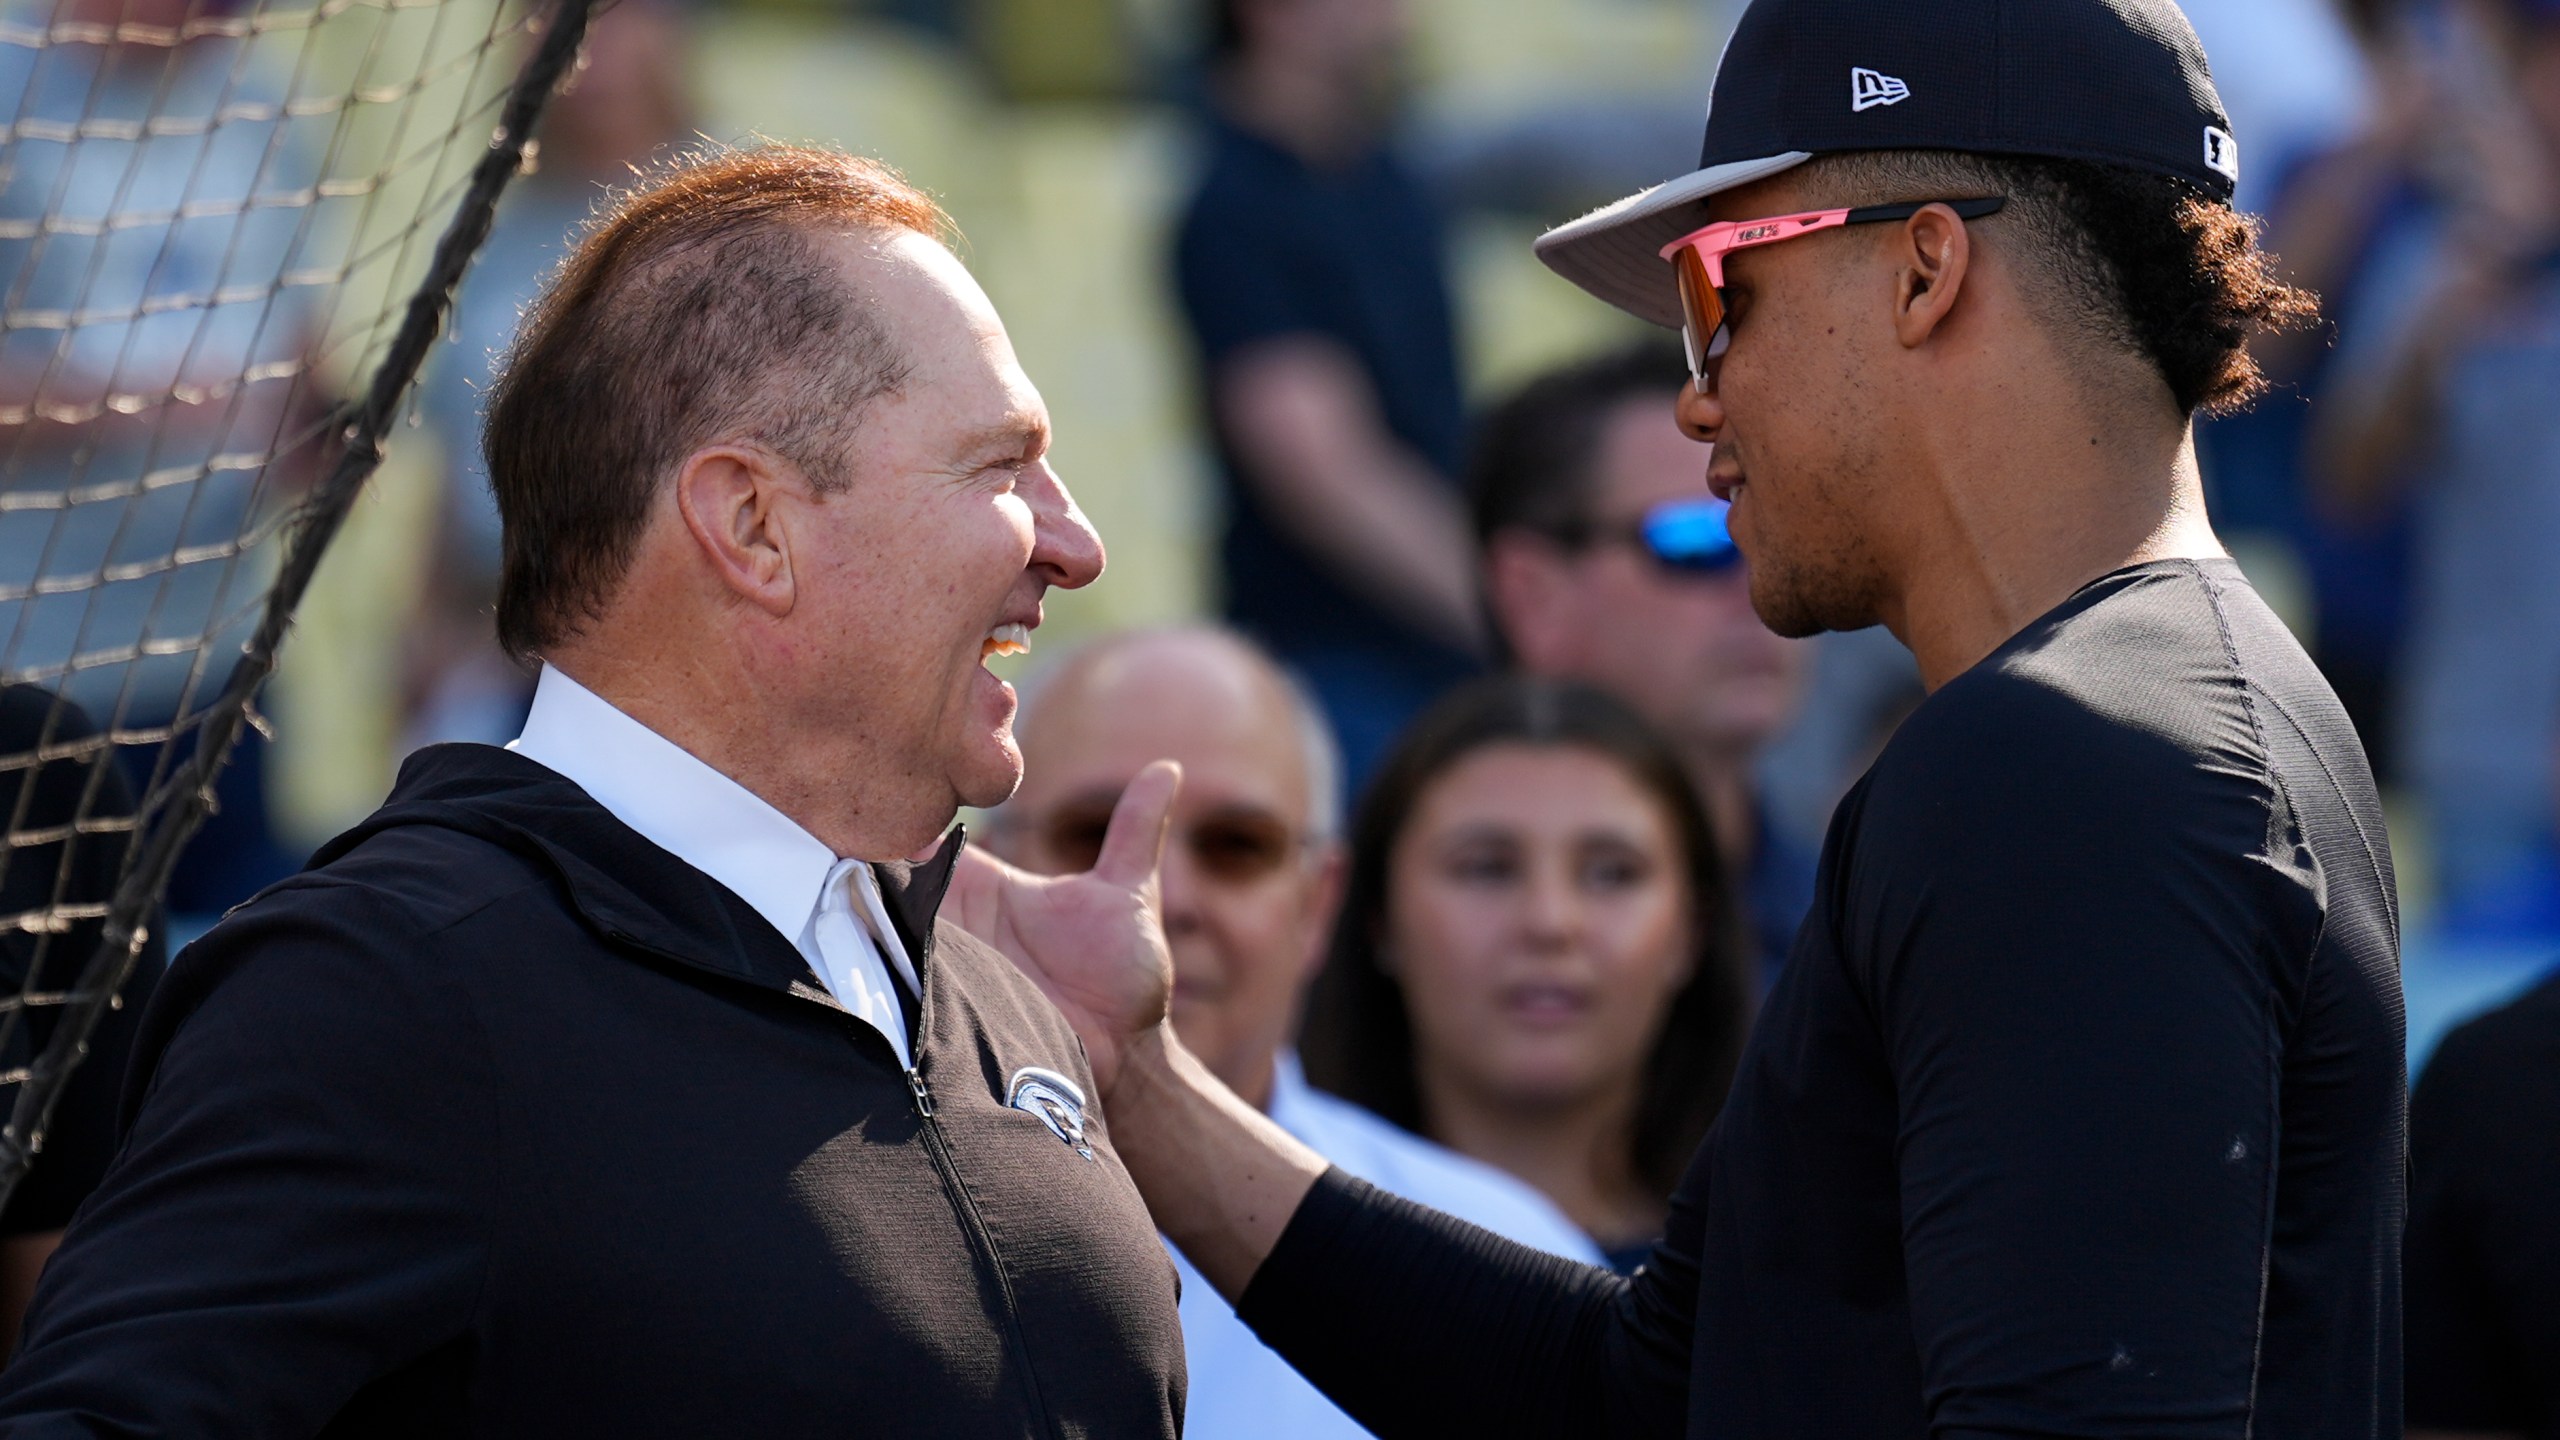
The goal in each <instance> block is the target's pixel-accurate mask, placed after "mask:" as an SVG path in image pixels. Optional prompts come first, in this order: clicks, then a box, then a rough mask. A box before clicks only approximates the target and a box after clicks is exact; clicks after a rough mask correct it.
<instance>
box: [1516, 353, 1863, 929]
mask: <svg viewBox="0 0 2560 1440" xmlns="http://www.w3.org/2000/svg"><path fill="white" fill-rule="evenodd" d="M1684 374H1685V372H1684V371H1683V370H1682V368H1681V359H1680V352H1679V348H1678V347H1677V346H1662V345H1648V346H1641V347H1638V348H1635V349H1632V350H1628V351H1624V352H1622V353H1619V354H1616V355H1611V356H1607V357H1603V358H1601V359H1598V360H1593V361H1588V362H1585V363H1583V364H1579V365H1575V366H1572V367H1570V368H1568V369H1564V370H1560V371H1557V372H1555V373H1554V374H1551V375H1548V376H1546V377H1544V378H1542V379H1539V380H1537V381H1535V382H1533V383H1532V384H1530V385H1529V386H1528V387H1527V388H1525V389H1523V390H1521V391H1520V392H1519V393H1518V394H1516V395H1514V396H1512V397H1511V398H1510V399H1509V400H1507V401H1505V402H1503V404H1502V405H1500V406H1499V407H1498V408H1496V409H1495V410H1494V412H1493V413H1492V414H1491V415H1489V416H1488V417H1486V420H1485V423H1484V425H1483V428H1482V429H1481V431H1480V432H1479V435H1478V439H1477V445H1476V454H1475V461H1474V464H1473V466H1472V468H1471V471H1470V476H1469V479H1470V482H1471V487H1472V491H1473V498H1474V503H1475V525H1476V534H1477V536H1478V538H1479V541H1480V543H1481V544H1482V546H1483V553H1484V585H1485V597H1486V603H1487V605H1488V608H1489V609H1490V610H1491V611H1492V616H1493V624H1494V629H1495V630H1496V632H1497V633H1498V634H1499V635H1500V637H1501V642H1502V645H1503V648H1504V649H1505V650H1507V651H1508V652H1509V655H1510V657H1511V659H1512V661H1513V663H1515V664H1517V665H1519V666H1520V667H1521V668H1522V669H1524V670H1527V671H1529V672H1531V673H1532V674H1537V675H1552V676H1560V677H1565V678H1570V679H1576V680H1583V681H1588V682H1590V683H1591V684H1594V685H1597V686H1599V687H1601V688H1602V689H1604V690H1608V691H1611V692H1613V693H1614V694H1616V695H1617V696H1618V697H1619V698H1621V699H1623V700H1625V701H1626V702H1627V703H1628V704H1630V705H1632V706H1633V707H1635V709H1636V710H1637V711H1638V712H1639V713H1641V714H1642V715H1643V716H1644V717H1645V718H1646V719H1647V720H1649V721H1651V722H1652V723H1653V725H1654V727H1655V728H1656V729H1658V730H1660V731H1661V732H1662V733H1663V735H1664V736H1665V737H1667V738H1668V739H1670V741H1671V742H1672V744H1673V745H1674V746H1675V747H1676V748H1678V749H1679V751H1680V753H1681V757H1682V759H1683V760H1684V761H1685V762H1686V763H1687V765H1688V767H1689V773H1690V775H1691V776H1692V777H1693V778H1694V780H1695V783H1696V785H1697V789H1698V795H1699V798H1700V799H1701V800H1702V801H1703V802H1704V803H1705V806H1706V810H1707V816H1708V819H1709V820H1710V821H1711V822H1712V823H1713V825H1714V827H1715V834H1716V843H1717V846H1718V848H1719V849H1721V850H1722V851H1723V858H1724V862H1725V869H1726V873H1727V874H1729V875H1731V876H1733V877H1734V879H1735V882H1736V891H1737V893H1738V894H1739V895H1740V897H1741V898H1742V900H1743V902H1744V906H1745V908H1746V910H1747V912H1748V919H1749V922H1750V926H1751V940H1752V947H1753V950H1754V952H1755V954H1756V955H1757V957H1758V959H1759V962H1760V969H1761V972H1762V973H1763V974H1764V975H1765V974H1767V973H1769V972H1771V971H1774V969H1775V968H1776V966H1777V965H1778V963H1779V962H1781V961H1783V960H1784V959H1785V958H1786V953H1787V947H1788V946H1789V945H1791V944H1793V943H1794V940H1795V932H1796V926H1797V924H1798V923H1799V922H1801V921H1802V920H1803V919H1804V912H1805V909H1806V907H1807V906H1809V905H1810V904H1812V902H1813V868H1814V867H1813V857H1812V856H1811V855H1808V854H1806V853H1805V852H1804V851H1803V850H1802V849H1800V848H1799V847H1797V846H1796V845H1794V844H1793V843H1792V842H1790V841H1789V840H1788V838H1787V837H1786V836H1785V834H1784V833H1783V832H1782V831H1780V830H1779V829H1778V828H1777V827H1775V826H1772V825H1771V824H1770V823H1769V821H1768V818H1767V816H1766V815H1765V813H1764V812H1763V809H1762V806H1761V803H1760V797H1759V793H1758V785H1757V782H1756V780H1755V779H1754V776H1753V766H1754V763H1755V762H1756V761H1757V760H1758V758H1759V756H1760V753H1761V750H1762V748H1763V747H1765V746H1766V745H1767V744H1768V743H1769V740H1770V738H1771V737H1772V736H1774V735H1775V734H1777V732H1778V731H1779V730H1780V729H1781V728H1783V727H1784V726H1785V725H1786V723H1787V721H1788V719H1789V718H1790V717H1791V716H1792V715H1793V714H1794V712H1795V708H1796V701H1797V697H1798V692H1799V690H1800V689H1801V681H1802V678H1803V673H1802V672H1803V660H1804V655H1805V642H1802V641H1797V640H1785V639H1781V638H1779V637H1778V636H1776V635H1773V634H1771V633H1770V631H1769V627H1768V626H1766V625H1763V624H1761V623H1760V617H1759V616H1758V615H1756V614H1754V613H1753V612H1752V609H1751V588H1750V580H1749V578H1748V576H1747V575H1746V574H1745V573H1744V570H1743V564H1742V554H1741V552H1740V551H1739V550H1737V549H1735V548H1734V544H1733V537H1732V536H1731V535H1730V534H1729V533H1727V531H1726V530H1725V524H1724V516H1725V509H1726V506H1725V502H1723V501H1721V500H1718V499H1717V498H1715V496H1714V495H1712V494H1710V493H1708V490H1707V482H1706V461H1707V454H1706V452H1705V451H1703V450H1701V449H1700V448H1699V446H1698V444H1697V442H1696V441H1694V440H1691V439H1690V438H1689V437H1688V436H1686V435H1683V434H1681V433H1680V427H1679V425H1678V423H1677V422H1676V421H1675V420H1674V419H1673V418H1672V413H1671V403H1670V402H1671V401H1672V400H1673V399H1674V398H1676V397H1677V396H1678V395H1679V393H1680V386H1681V382H1682V380H1683V378H1684Z"/></svg>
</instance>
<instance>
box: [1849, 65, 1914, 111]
mask: <svg viewBox="0 0 2560 1440" xmlns="http://www.w3.org/2000/svg"><path fill="white" fill-rule="evenodd" d="M1910 98H1911V87H1910V86H1908V85H1905V84H1903V83H1902V82H1901V81H1899V80H1896V79H1894V78H1893V77H1892V76H1890V75H1887V74H1885V73H1884V72H1882V71H1880V70H1870V69H1868V68H1866V67H1865V66H1863V65H1860V66H1855V67H1853V68H1852V69H1851V70H1850V71H1849V108H1850V109H1852V110H1855V111H1858V112H1860V113H1862V114H1863V113H1864V112H1866V111H1869V110H1873V109H1874V108H1876V107H1877V106H1879V105H1899V104H1901V103H1902V102H1903V101H1905V100H1908V99H1910Z"/></svg>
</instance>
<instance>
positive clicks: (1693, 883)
mask: <svg viewBox="0 0 2560 1440" xmlns="http://www.w3.org/2000/svg"><path fill="white" fill-rule="evenodd" d="M1717 853H1718V852H1717V849H1716V846H1715V843H1714V837H1713V835H1712V833H1711V831H1710V829H1709V825H1708V821H1707V818H1706V816H1705V814H1704V813H1703V812H1702V811H1701V810H1700V809H1699V807H1698V802H1697V799H1696V795H1695V792H1693V791H1692V790H1691V788H1690V786H1689V783H1688V780H1687V777H1686V774H1685V772H1684V771H1683V770H1682V769H1681V767H1680V762H1679V760H1678V758H1677V757H1676V756H1675V755H1674V754H1673V753H1672V752H1671V751H1670V749H1669V748H1668V747H1667V746H1666V745H1665V744H1664V743H1663V742H1662V740H1661V739H1660V738H1659V737H1657V736H1656V735H1654V733H1653V732H1652V731H1651V730H1649V729H1647V728H1646V727H1645V725H1644V723H1643V722H1642V721H1641V720H1639V719H1637V718H1636V717H1635V715H1634V714H1633V713H1632V712H1630V711H1629V710H1627V709H1626V708H1625V707H1624V706H1623V705H1621V704H1619V703H1618V702H1617V701H1615V700H1613V699H1611V698H1609V697H1608V696H1606V695H1604V694H1602V693H1600V692H1599V691H1596V690H1592V689H1589V688H1586V687H1583V686H1578V685H1572V684H1564V683H1558V682H1555V681H1548V680H1537V679H1530V678H1525V677H1517V676H1512V677H1503V678H1498V679H1494V680H1488V681H1484V682H1481V683H1479V684H1476V685H1473V686H1470V687H1468V688H1466V689H1464V690H1461V691H1459V692H1458V693H1456V694H1455V695H1453V696H1451V697H1450V698H1448V699H1447V700H1445V701H1443V702H1442V703H1441V704H1440V705H1439V706H1437V707H1436V708H1435V709H1433V710H1432V711H1431V712H1430V713H1429V714H1428V715H1426V716H1425V717H1424V718H1423V719H1422V720H1421V721H1420V722H1419V723H1418V724H1417V725H1416V726H1415V727H1414V729H1413V730H1412V731H1411V732H1410V733H1409V734H1407V735H1406V736H1405V738H1404V740H1403V741H1402V742H1401V743H1400V744H1399V746H1398V747H1397V748H1396V750H1395V751H1394V753H1393V754H1392V755H1391V756H1390V757H1389V758H1388V760H1387V761H1386V763H1385V766H1384V767H1383V769H1382V770H1381V771H1380V773H1379V775H1378V777H1377V780H1376V782H1375V784H1374V785H1373V786H1372V787H1371V789H1370V791H1369V794H1368V797H1367V799H1366V801H1365V802H1364V804H1363V805H1362V807H1361V812H1360V817H1359V820H1358V822H1357V825H1356V828H1355V830H1354V834H1353V839H1352V852H1351V874H1350V882H1349V892H1348V894H1347V896H1346V897H1345V903H1344V909H1343V914H1342V918H1341V921H1340V922H1339V924H1338V925H1337V927H1336V929H1335V932H1334V939H1333V946H1332V952H1331V955H1330V957H1329V959H1328V961H1327V964H1326V969H1325V973H1324V976H1323V978H1322V979H1321V980H1320V981H1319V982H1318V985H1317V988H1316V992H1315V995H1314V997H1313V1000H1312V1002H1311V1005H1310V1008H1309V1014H1308V1020H1307V1027H1306V1036H1305V1043H1304V1046H1303V1054H1304V1058H1305V1062H1306V1067H1307V1074H1308V1077H1309V1078H1310V1079H1311V1080H1313V1081H1314V1082H1315V1083H1316V1084H1317V1085H1319V1086H1321V1087H1323V1088H1325V1089H1328V1090H1331V1091H1333V1092H1335V1093H1336V1094H1339V1095H1342V1096H1343V1097H1345V1098H1347V1099H1350V1100H1352V1101H1355V1102H1357V1103H1359V1104H1361V1105H1364V1106H1366V1107H1368V1108H1369V1109H1371V1110H1373V1111H1375V1112H1377V1113H1378V1114H1380V1115H1384V1116H1386V1117H1387V1118H1388V1119H1391V1120H1394V1121H1396V1122H1397V1123H1399V1124H1401V1125H1404V1126H1405V1127H1407V1128H1408V1129H1411V1130H1414V1131H1416V1132H1418V1133H1420V1134H1423V1135H1426V1136H1428V1137H1430V1138H1431V1139H1433V1140H1437V1141H1439V1142H1440V1143H1441V1144H1443V1145H1446V1146H1449V1147H1450V1148H1452V1149H1455V1150H1457V1151H1459V1152H1461V1153H1463V1154H1466V1155H1469V1156H1472V1157H1474V1158H1475V1159H1478V1160H1481V1161H1484V1162H1486V1163H1488V1164H1492V1165H1495V1166H1498V1167H1500V1168H1502V1169H1504V1170H1507V1171H1509V1172H1511V1173H1512V1174H1514V1175H1517V1176H1519V1177H1520V1178H1521V1179H1523V1180H1526V1181H1527V1182H1529V1183H1530V1184H1531V1185H1534V1186H1536V1187H1537V1188H1538V1189H1539V1190H1541V1191H1543V1192H1545V1194H1546V1195H1547V1197H1548V1198H1549V1199H1551V1200H1553V1201H1554V1202H1555V1203H1556V1205H1557V1206H1558V1207H1559V1208H1561V1209H1562V1210H1563V1211H1564V1212H1565V1214H1566V1215H1567V1216H1569V1217H1571V1218H1572V1219H1573V1221H1574V1222H1575V1223H1576V1224H1578V1225H1580V1226H1581V1227H1582V1228H1583V1229H1584V1230H1585V1231H1586V1232H1588V1233H1589V1234H1590V1235H1591V1237H1592V1238H1593V1239H1594V1240H1595V1241H1597V1242H1598V1243H1599V1244H1600V1247H1601V1248H1602V1249H1603V1250H1604V1251H1606V1252H1607V1253H1608V1255H1609V1257H1610V1261H1611V1263H1612V1264H1613V1265H1614V1266H1616V1267H1617V1268H1618V1269H1620V1270H1621V1271H1628V1270H1632V1269H1633V1268H1634V1267H1635V1266H1636V1265H1637V1264H1638V1263H1640V1262H1641V1261H1642V1260H1643V1259H1644V1257H1645V1253H1646V1251H1647V1249H1648V1248H1649V1246H1650V1245H1651V1242H1652V1240H1653V1239H1654V1237H1655V1236H1656V1235H1658V1234H1660V1233H1661V1229H1662V1222H1663V1218H1664V1214H1665V1207H1666V1204H1667V1197H1668V1196H1669V1195H1670V1193H1671V1190H1672V1186H1673V1184H1674V1183H1675V1182H1676V1181H1677V1179H1678V1178H1679V1172H1680V1169H1681V1167H1682V1166H1683V1165H1684V1164H1685V1163H1686V1162H1687V1160H1688V1158H1689V1155H1690V1154H1691V1152H1692V1151H1694V1150H1695V1149H1696V1147H1697V1144H1698V1141H1699V1139H1700V1138H1701V1137H1702V1136H1703V1135H1704V1134H1705V1133H1706V1130H1707V1127H1708V1125H1709V1124H1710V1123H1712V1122H1713V1120H1714V1119H1715V1115H1716V1112H1717V1110H1718V1109H1719V1107H1721V1106H1722V1105H1723V1103H1724V1095H1725V1089H1726V1087H1727V1085H1728V1084H1729V1082H1730V1081H1731V1079H1732V1075H1733V1066H1734V1061H1735V1057H1736V1055H1737V1054H1738V1053H1739V1051H1740V1049H1741V1044H1742V1038H1743V1034H1744V1031H1745V1029H1746V1028H1747V1026H1748V1023H1749V1013H1748V1012H1749V1003H1750V1002H1749V999H1748V996H1749V993H1750V992H1749V989H1748V982H1747V980H1746V976H1745V966H1744V965H1743V963H1742V949H1743V947H1742V946H1741V944H1740V942H1739V937H1740V930H1739V925H1738V922H1737V918H1736V916H1735V914H1734V912H1733V909H1732V906H1731V904H1730V903H1729V901H1728V899H1727V889H1726V883H1725V877H1724V874H1723V871H1722V868H1721V865H1720V862H1719V861H1718V859H1717Z"/></svg>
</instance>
